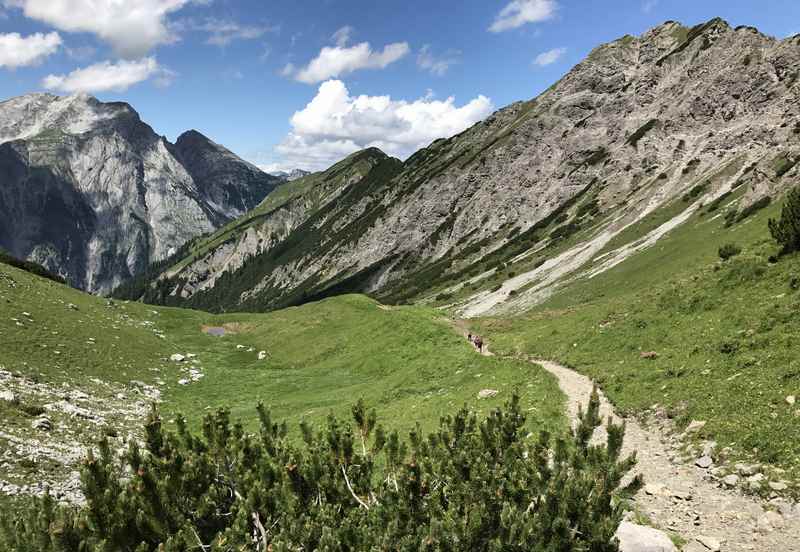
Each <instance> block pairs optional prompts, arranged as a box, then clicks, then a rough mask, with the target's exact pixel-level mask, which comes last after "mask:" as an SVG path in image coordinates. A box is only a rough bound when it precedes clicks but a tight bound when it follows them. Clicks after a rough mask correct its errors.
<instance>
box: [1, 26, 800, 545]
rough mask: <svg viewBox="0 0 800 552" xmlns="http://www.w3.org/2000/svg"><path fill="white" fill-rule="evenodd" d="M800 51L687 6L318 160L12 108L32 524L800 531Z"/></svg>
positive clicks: (284, 531)
mask: <svg viewBox="0 0 800 552" xmlns="http://www.w3.org/2000/svg"><path fill="white" fill-rule="evenodd" d="M0 15H2V14H0ZM348 32H350V31H348ZM345 43H346V40H345ZM367 46H368V45H367ZM426 48H427V47H426ZM290 65H291V64H290ZM798 66H800V35H794V36H790V37H787V38H783V39H778V38H774V37H772V36H769V35H767V34H764V33H761V32H760V31H758V30H757V29H755V28H753V27H748V26H737V27H733V26H731V25H730V24H729V23H727V22H726V21H725V20H723V19H720V18H714V19H710V20H708V21H706V22H704V23H701V24H698V25H695V26H685V25H683V24H681V23H678V22H676V21H666V22H664V23H662V24H660V25H657V26H655V27H652V28H650V29H649V30H648V31H646V32H644V33H642V34H641V35H639V36H632V35H625V36H623V37H621V38H619V39H617V40H613V41H611V42H608V43H605V44H601V45H600V46H597V47H596V48H594V49H593V50H592V51H591V52H590V53H589V55H588V56H587V57H586V58H585V59H583V60H582V61H580V63H578V64H577V65H575V66H574V67H573V68H572V69H571V70H569V71H568V72H567V73H566V74H565V75H564V76H563V77H561V78H560V79H559V80H558V81H556V82H555V83H554V84H552V86H550V87H549V88H547V89H546V90H544V92H542V93H541V94H540V95H538V96H537V97H535V98H532V99H530V100H526V101H520V102H516V103H513V104H511V105H508V106H506V107H504V108H501V109H499V110H498V111H496V112H495V113H493V114H491V115H489V116H488V117H486V118H485V119H483V120H481V121H480V122H477V123H475V124H472V125H471V126H468V127H466V128H464V129H463V130H461V131H459V132H454V133H451V134H452V135H449V136H448V137H443V138H438V139H436V140H435V141H433V142H431V143H430V144H428V145H427V146H425V147H423V148H422V149H419V150H418V151H416V152H414V153H413V154H410V155H409V156H407V157H403V158H402V159H401V158H398V157H395V156H394V155H392V154H388V153H386V152H385V151H384V150H382V149H380V148H379V147H378V145H380V144H381V142H380V140H373V141H372V142H371V143H375V144H378V145H370V146H368V147H365V148H363V149H359V150H357V151H354V152H353V148H350V147H349V145H348V149H347V151H348V152H351V153H349V154H346V155H342V156H340V158H339V159H340V160H339V161H337V162H335V163H333V164H332V165H330V166H327V165H326V166H327V168H325V169H323V170H318V171H306V170H301V169H293V170H283V169H281V170H275V171H273V172H272V173H268V172H266V171H267V170H271V169H268V168H267V167H266V166H264V167H257V166H255V165H253V164H251V163H249V162H247V161H244V160H243V159H241V158H239V157H238V156H236V155H235V154H234V153H232V152H231V151H230V150H228V149H227V148H225V147H224V146H222V145H220V144H217V143H215V142H213V141H211V140H210V139H209V138H207V137H206V136H205V135H203V134H201V133H200V132H198V131H188V132H185V133H183V134H181V135H180V136H179V137H178V138H177V140H175V141H174V143H173V142H170V141H169V140H167V138H165V137H163V136H159V135H158V134H156V133H155V131H154V130H153V129H152V128H151V127H149V126H148V125H147V124H146V123H144V122H142V120H141V119H140V118H139V115H138V113H137V112H136V111H134V110H133V108H132V107H131V106H130V105H128V104H126V103H121V102H105V103H104V102H100V101H99V100H97V99H95V98H94V97H91V96H89V95H88V94H82V93H81V94H73V95H70V96H64V97H59V96H55V95H52V94H38V93H37V94H28V95H25V96H20V97H16V98H12V99H11V100H7V101H5V102H0V246H2V247H3V248H4V249H3V250H0V421H1V422H2V428H0V509H3V510H5V511H6V512H15V513H14V514H13V515H9V516H5V517H4V516H2V515H0V522H2V523H6V525H2V524H0V544H6V545H7V546H9V547H10V549H11V550H13V551H14V552H17V551H18V550H19V551H20V552H21V551H22V550H25V552H27V551H28V549H27V548H25V547H24V546H23V545H21V544H17V543H16V541H14V540H13V539H15V538H16V536H17V535H23V534H25V535H28V534H29V533H30V534H33V535H37V534H40V535H45V534H46V535H47V538H48V539H50V540H49V541H48V542H49V543H50V544H48V546H51V548H42V550H54V551H55V550H72V549H75V550H78V549H79V548H78V545H77V544H75V543H77V542H80V543H81V544H80V546H81V547H84V548H80V549H81V550H83V549H86V550H98V551H100V550H103V551H105V550H116V549H117V548H118V549H125V550H131V551H133V550H137V551H138V550H140V548H134V547H135V546H139V542H141V543H143V544H142V547H141V550H148V551H149V550H162V549H163V550H176V551H185V550H189V549H193V548H200V549H201V550H202V551H207V550H208V551H210V550H232V549H234V548H233V547H234V546H238V548H236V549H242V550H245V549H249V548H247V547H249V546H252V547H253V549H254V550H257V551H259V552H260V551H261V550H273V543H276V545H275V550H305V549H314V550H316V549H319V550H361V549H380V550H394V549H398V550H400V549H403V550H418V549H425V550H442V551H445V550H453V551H455V550H462V549H464V548H463V547H465V546H468V543H469V546H472V547H473V549H476V550H501V549H502V550H505V549H509V550H518V549H519V550H522V549H526V550H527V549H532V548H531V547H532V546H533V545H532V544H531V543H536V546H539V547H540V548H538V549H541V550H548V551H549V550H572V549H575V550H590V549H591V550H597V551H598V552H619V551H622V552H651V551H653V550H655V551H657V552H677V551H678V550H679V549H680V550H683V551H684V552H707V551H709V550H711V551H712V552H744V551H752V550H775V551H778V552H793V551H794V550H800V547H798V545H797V534H798V533H797V532H798V531H800V402H799V399H800V358H798V351H800V348H798V342H800V341H799V340H800V324H798V322H800V222H798V221H800V192H798V191H797V190H800V188H799V187H800V163H799V162H798V161H800V101H798V100H799V99H800V78H798V77H799V75H800V73H798V71H797V67H798ZM287 67H288V66H287ZM289 73H290V71H289ZM289 73H287V74H289ZM316 101H317V100H316V99H315V100H314V102H316ZM381 101H384V100H381ZM385 101H389V100H385ZM420 101H422V100H420ZM425 101H429V99H427V100H425ZM448 101H449V102H452V98H451V99H450V100H448ZM358 102H368V98H367V97H361V98H359V99H358V100H356V103H358ZM312 103H313V102H312ZM309 105H311V104H309ZM312 107H315V108H319V105H317V104H314V105H313V106H312ZM404 107H405V108H409V104H405V106H404ZM302 119H303V115H302V112H298V113H296V114H295V116H294V117H293V118H292V124H293V125H296V126H297V127H299V126H301V125H299V123H298V120H299V121H300V122H302ZM293 128H294V131H296V132H300V131H299V130H298V128H295V126H293ZM462 128H463V127H462ZM328 131H329V129H328V130H326V131H325V132H328ZM325 132H322V133H321V134H325ZM330 133H331V134H335V133H334V132H333V131H330ZM326 136H327V135H326ZM295 138H297V136H295ZM387 151H389V150H388V149H387ZM5 250H8V252H7V253H6V251H5ZM467 334H469V335H470V336H480V339H481V341H480V342H479V344H481V346H480V347H477V349H478V350H476V347H473V345H472V344H471V343H469V342H468V341H467V340H466V339H465V337H466V336H467ZM484 345H485V347H484ZM479 353H480V354H479ZM593 389H597V390H598V391H599V392H600V394H599V395H596V394H594V393H593ZM376 420H380V424H379V425H375V424H376ZM614 423H618V424H621V425H619V426H616V425H614ZM623 433H624V438H623ZM639 476H644V479H641V477H639ZM42 497H44V498H42ZM51 498H52V499H53V500H54V501H55V502H54V504H58V507H56V506H54V505H53V504H51V503H50V499H51ZM15 523H17V525H14V524H15ZM117 524H118V525H117ZM4 529H5V533H4ZM273 529H274V531H275V532H274V534H273V533H271V531H273ZM4 535H5V537H4ZM8 535H11V536H8ZM109 535H111V536H109ZM12 537H13V538H12ZM4 538H5V539H6V540H3V539H4ZM31 538H33V537H31ZM43 538H44V537H43ZM617 538H618V539H619V541H620V543H618V542H617V541H616V540H615V539H617ZM59 539H66V540H65V541H64V542H67V544H64V542H62V541H61V540H59ZM70 539H71V540H70ZM114 539H117V540H116V541H115V540H114ZM458 539H462V540H461V541H459V540H458ZM134 541H135V542H134ZM638 541H642V542H643V543H644V545H643V546H645V545H650V546H656V544H657V545H658V547H657V548H652V547H651V548H647V547H646V546H645V547H637V545H638V544H641V543H640V542H638ZM20 542H24V541H22V540H21V541H20ZM42 542H43V541H42ZM165 542H168V543H169V546H172V547H173V548H164V543H165ZM508 542H514V543H516V545H515V546H517V547H516V548H513V547H512V548H504V547H503V546H504V544H503V543H508ZM8 543H11V544H8ZM87 543H88V544H87ZM114 543H117V544H114ZM119 543H125V544H124V545H123V544H119ZM454 543H455V544H454ZM590 543H591V546H590ZM73 545H75V546H73ZM59 546H60V547H61V548H59ZM115 546H117V548H115ZM87 547H88V548H87ZM31 550H33V549H31Z"/></svg>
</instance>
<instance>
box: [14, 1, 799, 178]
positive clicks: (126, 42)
mask: <svg viewBox="0 0 800 552" xmlns="http://www.w3.org/2000/svg"><path fill="white" fill-rule="evenodd" d="M715 16H720V17H723V18H724V19H726V20H727V21H728V22H729V23H731V24H732V25H752V26H755V27H758V28H759V29H760V30H761V31H762V32H764V33H767V34H770V35H773V36H776V37H779V38H783V37H786V36H790V35H792V34H795V33H800V2H797V1H796V0H770V1H763V2H755V1H753V0H702V1H699V0H691V1H689V0H671V1H668V0H603V1H587V0H461V1H447V2H445V1H441V0H426V1H418V0H403V1H396V0H377V1H376V0H371V1H362V0H319V1H311V0H293V1H286V0H272V1H269V2H266V1H263V0H0V74H2V78H1V79H0V98H3V99H4V98H8V97H12V96H16V95H20V94H25V93H27V92H32V91H44V90H49V91H52V92H54V93H59V94H66V93H71V92H75V91H85V92H88V93H91V94H93V95H95V96H97V97H98V98H100V99H101V100H122V101H127V102H129V103H131V104H132V105H133V106H134V107H135V108H136V109H137V111H139V113H140V114H141V115H142V118H143V119H144V120H145V121H146V122H148V123H149V124H151V125H152V126H153V127H154V128H155V130H156V131H157V132H159V133H161V134H164V135H166V136H167V137H168V138H169V139H171V140H174V139H175V138H176V137H177V136H178V135H179V134H180V133H181V132H183V131H184V130H187V129H191V128H194V129H197V130H199V131H201V132H203V133H204V134H206V135H207V136H209V137H210V138H212V139H213V140H215V141H217V142H220V143H222V144H224V145H226V146H227V147H229V148H230V149H232V150H233V151H235V152H236V153H238V154H239V155H241V156H243V157H245V158H246V159H248V160H250V161H253V162H255V163H257V164H260V165H263V166H267V167H269V168H290V167H295V166H300V167H303V168H311V169H319V168H322V167H324V166H326V165H327V164H329V163H331V162H333V161H335V160H337V159H339V158H341V157H342V156H344V155H346V154H347V153H349V152H350V151H354V150H356V149H359V148H361V147H364V146H367V145H377V146H378V147H382V148H383V149H384V150H386V151H387V152H388V153H391V154H394V155H398V156H400V157H405V156H407V155H408V154H410V153H411V152H412V151H414V150H415V149H416V148H418V147H420V146H423V145H425V144H426V143H428V142H429V141H431V140H432V139H433V138H435V137H438V136H440V135H447V134H453V133H455V132H459V131H460V130H462V129H463V128H465V127H466V126H468V125H470V124H472V123H473V122H475V121H477V120H479V119H480V118H482V117H484V116H486V115H487V114H488V113H490V112H491V111H493V110H494V109H496V108H499V107H502V106H504V105H507V104H509V103H511V102H513V101H517V100H526V99H530V98H532V97H534V96H536V95H537V94H538V93H540V92H541V91H543V90H544V89H546V88H547V87H548V86H549V85H550V84H552V83H553V82H554V81H555V80H557V79H558V78H559V77H560V76H561V75H562V74H564V73H565V72H566V71H568V70H569V68H570V67H572V66H573V65H574V64H576V63H578V62H579V61H580V60H581V59H582V58H583V57H584V56H585V55H586V54H587V53H588V52H589V51H590V50H591V49H592V48H594V47H595V46H597V45H598V44H600V43H603V42H608V41H611V40H614V39H616V38H618V37H620V36H622V35H624V34H641V33H642V32H644V31H646V30H647V29H648V28H650V27H653V26H655V25H657V24H659V23H662V22H663V21H665V20H668V19H673V20H678V21H681V22H683V23H684V24H687V25H694V24H697V23H699V22H702V21H705V20H708V19H710V18H712V17H715Z"/></svg>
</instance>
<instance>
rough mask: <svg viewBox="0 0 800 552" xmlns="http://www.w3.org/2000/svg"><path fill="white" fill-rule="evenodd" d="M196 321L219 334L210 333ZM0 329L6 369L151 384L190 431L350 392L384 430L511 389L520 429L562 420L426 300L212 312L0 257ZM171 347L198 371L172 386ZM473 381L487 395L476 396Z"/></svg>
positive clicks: (554, 425) (318, 409)
mask: <svg viewBox="0 0 800 552" xmlns="http://www.w3.org/2000/svg"><path fill="white" fill-rule="evenodd" d="M71 305H72V306H71ZM23 313H27V315H26V314H23ZM206 326H215V327H216V326H224V327H225V328H227V330H228V331H227V332H226V334H225V335H224V336H222V337H217V336H213V335H209V334H208V333H206V332H204V331H203V328H204V327H206ZM0 335H2V352H1V353H0V366H2V367H4V368H5V369H6V370H9V371H13V372H19V373H21V374H23V375H26V376H29V377H33V378H36V379H37V380H38V381H42V382H47V383H57V384H62V383H67V384H69V385H73V386H76V387H80V386H81V384H82V383H83V382H86V381H87V380H89V379H90V378H96V379H99V380H102V381H108V382H116V383H121V384H125V383H129V382H131V381H134V380H137V381H142V382H144V383H147V384H151V385H152V384H158V383H159V382H163V385H160V389H161V390H162V399H163V404H162V405H161V406H160V408H161V410H162V412H163V413H164V414H165V415H167V416H169V417H173V416H174V415H176V414H178V413H182V414H183V415H185V416H186V417H187V419H188V420H189V421H190V423H191V424H192V425H195V427H197V426H199V422H200V420H201V419H202V416H203V415H204V414H205V413H207V412H208V411H209V410H213V409H216V408H219V407H229V408H230V409H231V411H232V414H233V416H234V418H237V419H241V420H243V421H244V422H245V424H246V425H249V426H254V425H255V420H256V412H255V406H256V404H257V403H258V402H263V403H265V404H266V405H267V406H269V408H270V409H271V410H272V412H273V416H274V418H275V419H278V420H286V421H287V422H288V423H289V427H290V429H296V428H297V424H298V422H299V421H300V420H301V419H306V420H308V421H310V422H311V423H313V424H319V423H322V422H323V421H324V420H325V418H326V417H327V416H328V414H329V413H331V412H333V413H335V414H338V415H342V416H349V408H350V406H351V405H352V404H354V403H355V402H356V401H357V400H358V399H359V398H363V399H364V401H365V403H366V404H367V405H368V406H369V407H374V408H375V409H376V410H377V412H378V415H379V419H380V420H381V421H382V422H383V423H384V425H385V426H386V427H388V428H396V429H399V430H408V429H412V428H413V427H414V426H415V424H416V423H420V424H421V425H422V426H423V428H431V427H433V426H435V425H436V424H438V420H439V418H440V416H442V415H444V414H447V413H450V412H453V411H454V410H456V409H457V408H459V407H461V406H462V405H464V404H468V405H470V406H471V407H474V408H475V409H477V410H478V411H481V412H486V411H488V410H489V409H490V408H492V407H495V406H499V405H500V404H502V403H503V402H504V401H505V400H507V399H508V398H509V397H510V396H511V394H512V393H513V392H515V391H516V392H517V393H519V394H520V395H521V397H522V399H523V403H524V404H525V405H526V408H527V409H528V414H529V420H530V424H531V428H532V430H535V429H545V428H546V429H550V430H556V429H558V428H561V427H563V426H564V419H563V415H562V408H563V396H562V394H561V392H560V391H559V389H558V387H557V384H556V382H555V380H554V379H553V378H551V377H550V376H549V375H547V374H546V373H544V372H543V371H542V370H541V369H539V368H537V367H535V366H533V365H531V364H529V363H524V362H516V361H508V360H502V359H498V358H491V357H482V356H479V355H477V354H475V353H474V352H473V351H472V350H471V347H470V346H469V344H468V343H467V342H466V341H465V340H464V339H463V338H462V337H461V336H460V335H458V334H457V333H456V331H455V330H454V329H453V327H452V325H451V324H450V322H449V321H448V320H446V319H444V318H442V317H441V314H440V313H439V312H437V311H436V310H434V309H429V308H419V307H399V308H396V307H392V308H390V307H385V306H383V305H380V304H378V303H376V302H375V301H373V300H371V299H368V298H366V297H364V296H342V297H336V298H332V299H328V300H325V301H321V302H319V303H312V304H308V305H305V306H302V307H297V308H290V309H285V310H281V311H276V312H272V313H267V314H250V313H248V314H225V315H212V314H208V313H205V312H200V311H192V310H183V309H175V308H166V307H152V306H149V305H144V304H140V303H127V302H120V301H115V302H113V303H109V302H107V300H105V299H103V298H98V297H93V296H90V295H87V294H84V293H81V292H78V291H76V290H73V289H70V288H68V287H66V286H63V285H60V284H57V283H55V282H52V281H49V280H44V279H41V278H38V277H35V276H33V275H31V274H29V273H27V272H24V271H21V270H17V269H15V268H12V267H9V266H7V265H0ZM260 351H265V352H266V358H264V359H263V360H259V359H258V353H259V352H260ZM174 353H181V354H187V353H192V354H194V355H196V358H195V360H196V361H197V364H195V365H192V366H193V367H194V368H195V369H197V370H199V371H200V372H202V373H203V374H204V377H203V378H202V379H200V380H199V381H197V382H193V383H191V384H189V385H179V384H178V380H180V379H182V378H185V373H184V372H181V370H180V369H181V367H185V366H187V363H180V364H179V363H175V362H171V361H170V360H169V357H170V356H171V355H172V354H174ZM486 388H488V389H496V390H498V391H499V393H498V395H497V396H496V397H495V398H490V399H483V400H479V399H478V398H477V393H478V391H480V390H481V389H486Z"/></svg>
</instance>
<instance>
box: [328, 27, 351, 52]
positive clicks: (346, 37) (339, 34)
mask: <svg viewBox="0 0 800 552" xmlns="http://www.w3.org/2000/svg"><path fill="white" fill-rule="evenodd" d="M353 31H354V29H353V27H351V26H350V25H345V26H344V27H342V28H341V29H339V30H338V31H336V32H335V33H333V35H332V36H331V40H333V42H334V43H335V44H336V45H337V46H338V47H339V48H344V47H345V46H347V43H348V42H350V35H352V34H353Z"/></svg>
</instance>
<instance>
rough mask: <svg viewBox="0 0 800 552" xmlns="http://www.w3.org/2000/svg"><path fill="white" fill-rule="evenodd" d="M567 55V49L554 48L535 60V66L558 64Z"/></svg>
mask: <svg viewBox="0 0 800 552" xmlns="http://www.w3.org/2000/svg"><path fill="white" fill-rule="evenodd" d="M566 53H567V49H566V48H553V49H552V50H547V51H546V52H542V53H541V54H539V55H538V56H536V57H535V58H534V60H533V64H534V65H538V66H539V67H544V66H545V65H550V64H552V63H555V62H557V61H558V60H559V59H561V57H562V56H563V55H564V54H566Z"/></svg>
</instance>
